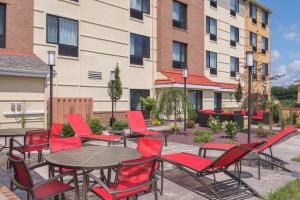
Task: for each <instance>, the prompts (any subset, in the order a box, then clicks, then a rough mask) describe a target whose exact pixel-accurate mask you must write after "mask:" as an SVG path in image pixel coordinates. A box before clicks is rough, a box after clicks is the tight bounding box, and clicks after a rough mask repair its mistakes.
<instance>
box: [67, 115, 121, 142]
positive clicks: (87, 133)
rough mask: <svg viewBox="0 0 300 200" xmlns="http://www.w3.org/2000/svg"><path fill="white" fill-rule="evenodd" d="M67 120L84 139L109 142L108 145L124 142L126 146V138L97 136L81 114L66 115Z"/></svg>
mask: <svg viewBox="0 0 300 200" xmlns="http://www.w3.org/2000/svg"><path fill="white" fill-rule="evenodd" d="M65 118H66V119H67V120H68V122H69V124H70V125H71V126H72V128H73V130H74V131H75V133H76V135H77V136H79V137H80V138H82V139H85V140H100V141H104V142H107V143H108V145H110V144H111V143H112V144H114V143H115V142H118V141H121V140H124V146H126V138H123V137H120V136H113V135H95V134H94V133H93V132H92V130H91V129H90V127H89V126H88V124H87V123H86V122H85V120H84V119H83V117H82V116H81V115H80V114H71V115H65Z"/></svg>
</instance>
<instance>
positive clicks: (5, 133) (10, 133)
mask: <svg viewBox="0 0 300 200" xmlns="http://www.w3.org/2000/svg"><path fill="white" fill-rule="evenodd" d="M28 130H35V129H26V128H12V129H0V137H4V140H5V143H4V146H3V147H2V148H1V149H0V152H1V151H2V150H3V149H4V148H9V146H8V143H9V142H7V139H8V138H14V137H24V136H25V134H26V131H28Z"/></svg>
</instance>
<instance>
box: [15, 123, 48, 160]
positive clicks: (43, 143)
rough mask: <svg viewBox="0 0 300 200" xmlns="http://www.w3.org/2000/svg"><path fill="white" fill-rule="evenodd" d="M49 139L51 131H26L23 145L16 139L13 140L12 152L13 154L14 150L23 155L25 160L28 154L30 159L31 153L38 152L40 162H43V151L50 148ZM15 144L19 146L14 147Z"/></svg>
mask: <svg viewBox="0 0 300 200" xmlns="http://www.w3.org/2000/svg"><path fill="white" fill-rule="evenodd" d="M49 137H50V130H48V129H40V130H31V131H26V134H25V137H24V143H23V144H21V143H20V142H19V141H17V140H15V139H14V138H12V139H11V141H10V152H12V150H16V151H18V152H20V153H21V154H23V155H24V159H25V158H26V153H27V154H28V158H30V154H31V152H35V151H37V152H38V162H41V161H42V159H43V154H42V151H43V150H45V149H48V148H49ZM14 143H16V144H17V145H18V146H17V147H14Z"/></svg>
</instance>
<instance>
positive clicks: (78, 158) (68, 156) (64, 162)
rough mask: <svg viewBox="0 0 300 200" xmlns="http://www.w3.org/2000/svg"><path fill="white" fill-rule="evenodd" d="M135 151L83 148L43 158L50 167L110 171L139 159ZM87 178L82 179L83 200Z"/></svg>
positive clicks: (103, 147) (97, 147)
mask: <svg viewBox="0 0 300 200" xmlns="http://www.w3.org/2000/svg"><path fill="white" fill-rule="evenodd" d="M141 156H142V154H141V153H139V152H138V151H137V150H136V149H130V148H124V147H115V146H113V147H106V146H85V147H82V148H76V149H70V150H65V151H60V152H57V153H53V154H50V155H48V156H46V157H45V160H46V162H48V163H49V164H50V165H51V166H57V167H63V168H71V169H77V170H83V171H84V172H86V171H88V170H96V169H97V170H98V169H101V170H103V169H112V168H115V167H116V166H118V165H119V164H120V163H121V162H122V161H125V160H133V159H138V158H141ZM86 193H87V176H86V174H85V173H84V178H83V194H82V195H83V199H84V200H85V199H86Z"/></svg>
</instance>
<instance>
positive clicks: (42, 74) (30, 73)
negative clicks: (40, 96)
mask: <svg viewBox="0 0 300 200" xmlns="http://www.w3.org/2000/svg"><path fill="white" fill-rule="evenodd" d="M48 74H49V72H48V71H35V70H21V69H9V68H0V75H9V76H25V77H38V78H46V77H47V75H48Z"/></svg>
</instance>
